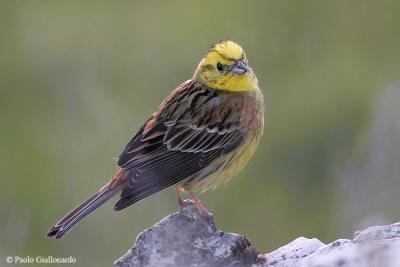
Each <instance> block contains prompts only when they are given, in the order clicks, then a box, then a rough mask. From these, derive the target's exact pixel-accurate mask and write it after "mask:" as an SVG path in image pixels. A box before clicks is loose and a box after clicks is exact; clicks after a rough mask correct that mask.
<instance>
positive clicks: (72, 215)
mask: <svg viewBox="0 0 400 267" xmlns="http://www.w3.org/2000/svg"><path fill="white" fill-rule="evenodd" d="M118 191H119V188H110V187H103V188H102V189H100V190H99V191H98V192H96V193H95V194H93V195H92V196H91V197H90V198H88V199H87V200H86V201H85V202H83V203H82V204H80V205H79V206H78V207H77V208H75V209H74V210H72V211H70V212H68V213H67V214H66V215H65V216H64V217H63V218H62V219H61V220H59V221H58V222H57V223H56V224H55V225H54V226H53V227H51V228H50V230H49V231H48V232H47V236H48V237H54V238H57V239H58V238H61V237H63V235H65V234H66V233H68V232H69V231H70V230H71V229H72V228H73V227H74V226H75V225H76V224H77V223H78V222H79V221H80V220H82V219H83V218H84V217H86V216H87V215H89V214H90V213H91V212H92V211H94V210H95V209H97V208H98V207H99V206H101V205H102V204H104V203H105V202H106V201H107V200H108V199H110V198H111V197H112V196H113V195H114V194H115V193H116V192H118Z"/></svg>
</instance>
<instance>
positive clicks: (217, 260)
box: [114, 202, 400, 267]
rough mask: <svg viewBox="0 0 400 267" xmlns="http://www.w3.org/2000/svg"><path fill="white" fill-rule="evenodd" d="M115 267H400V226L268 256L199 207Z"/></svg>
mask: <svg viewBox="0 0 400 267" xmlns="http://www.w3.org/2000/svg"><path fill="white" fill-rule="evenodd" d="M114 266H115V267H136V266H140V267H153V266H159V267H162V266H169V267H175V266H185V267H186V266H187V267H191V266H200V267H219V266H252V267H399V266H400V223H396V224H393V225H387V226H374V227H370V228H368V229H366V230H363V231H359V232H356V234H355V237H354V239H353V240H348V239H338V240H336V241H334V242H332V243H330V244H327V245H325V244H323V243H322V242H321V241H319V240H318V239H316V238H312V239H308V238H305V237H299V238H297V239H295V240H294V241H292V242H290V243H289V244H287V245H285V246H282V247H281V248H278V249H277V250H274V251H272V252H270V253H267V254H259V253H258V252H257V250H256V248H255V247H254V246H252V245H251V243H250V242H249V240H248V239H247V238H246V237H244V236H242V235H238V234H234V233H225V232H223V231H221V230H219V229H217V228H216V226H215V224H214V221H213V215H212V214H209V215H208V216H204V215H200V214H199V213H198V210H197V208H196V207H195V206H194V204H193V203H189V202H188V205H187V206H186V207H185V208H183V209H182V210H181V211H180V212H175V213H173V214H171V215H169V216H167V217H165V218H164V219H162V220H161V221H160V222H158V223H157V224H155V225H154V226H152V227H151V228H149V229H147V230H145V231H144V232H142V233H141V234H140V235H139V236H138V237H137V239H136V242H135V244H134V246H133V247H132V248H131V249H129V250H128V252H127V253H126V254H125V255H123V256H122V257H121V258H119V259H118V260H117V261H116V262H115V263H114Z"/></svg>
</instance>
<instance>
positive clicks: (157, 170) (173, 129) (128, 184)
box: [47, 40, 264, 238]
mask: <svg viewBox="0 0 400 267" xmlns="http://www.w3.org/2000/svg"><path fill="white" fill-rule="evenodd" d="M263 128H264V101H263V95H262V93H261V90H260V89H259V87H258V81H257V78H256V76H255V74H254V72H253V70H252V69H251V68H250V67H249V65H248V61H247V58H246V55H245V53H244V51H243V49H242V48H241V47H240V46H239V45H238V44H236V43H235V42H233V41H230V40H227V41H221V42H218V43H216V44H215V45H213V46H212V47H211V48H210V49H209V51H208V53H207V54H206V55H205V56H204V58H203V59H202V60H201V61H200V63H199V65H198V67H197V69H196V71H195V73H194V75H193V78H191V79H190V80H188V81H186V82H184V83H182V84H181V85H179V86H178V87H177V88H176V89H175V90H173V91H172V93H171V94H170V95H169V96H168V97H167V98H166V99H165V100H164V101H163V102H162V103H161V105H160V106H159V107H158V109H157V110H156V112H154V114H153V115H152V116H151V117H150V119H149V120H147V122H146V123H145V124H144V125H143V126H142V128H140V130H139V131H138V132H137V133H136V134H135V136H134V137H133V138H132V140H131V141H130V142H129V143H128V144H127V145H126V147H125V149H124V151H123V152H122V153H121V155H120V156H119V159H118V170H117V172H116V174H115V175H114V176H113V177H112V178H111V180H110V181H109V182H108V183H107V184H106V185H104V186H103V187H102V188H101V189H100V190H99V191H98V192H96V193H95V194H94V195H92V196H91V197H90V198H89V199H88V200H86V201H85V202H83V203H82V204H81V205H79V206H78V207H77V208H75V209H74V210H72V211H71V212H69V213H68V214H67V215H65V216H64V217H63V218H62V219H61V220H60V221H59V222H57V223H56V225H54V226H53V227H52V228H51V229H50V230H49V231H48V233H47V236H50V237H55V238H60V237H62V236H63V235H65V234H66V233H67V232H68V231H70V230H71V229H72V227H73V226H74V225H76V224H77V223H78V222H79V221H80V220H82V219H83V218H84V217H85V216H86V215H88V214H89V213H91V212H92V211H93V210H95V209H96V208H97V207H99V206H100V205H102V204H103V203H104V202H106V201H107V200H108V199H109V198H111V197H112V196H113V195H114V194H116V193H117V192H119V191H121V196H120V199H119V201H118V202H117V203H116V204H115V207H114V209H115V210H116V211H119V210H122V209H124V208H126V207H128V206H130V205H132V204H133V203H135V202H137V201H139V200H141V199H143V198H145V197H147V196H149V195H152V194H154V193H156V192H158V191H160V190H162V189H164V188H166V187H169V186H171V185H176V189H177V196H178V200H179V203H180V204H181V206H182V205H183V201H182V199H181V197H180V192H181V191H182V190H185V191H187V192H188V193H189V194H190V195H191V197H192V198H193V200H194V201H195V203H196V205H197V207H198V208H199V210H200V211H203V212H206V209H205V207H204V206H203V205H202V204H201V202H200V200H199V199H197V198H196V196H195V195H194V193H193V192H204V191H206V190H207V189H209V188H215V187H216V186H217V185H218V184H219V183H221V182H222V181H226V180H228V179H229V178H230V177H232V176H233V175H235V174H236V173H237V172H238V171H240V170H241V169H242V168H243V167H244V166H245V165H246V163H247V162H248V161H249V159H250V158H251V156H252V155H253V153H254V150H255V149H256V147H257V144H258V142H259V140H260V136H261V135H262V132H263Z"/></svg>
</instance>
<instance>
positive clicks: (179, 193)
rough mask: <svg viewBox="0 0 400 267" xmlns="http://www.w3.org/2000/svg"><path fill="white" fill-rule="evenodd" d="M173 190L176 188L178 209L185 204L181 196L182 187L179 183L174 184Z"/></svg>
mask: <svg viewBox="0 0 400 267" xmlns="http://www.w3.org/2000/svg"><path fill="white" fill-rule="evenodd" d="M175 190H176V199H177V200H178V203H179V206H180V207H181V208H180V210H182V209H183V208H184V207H185V206H186V203H185V201H184V200H183V199H182V197H181V191H182V189H181V187H180V186H179V185H177V186H175Z"/></svg>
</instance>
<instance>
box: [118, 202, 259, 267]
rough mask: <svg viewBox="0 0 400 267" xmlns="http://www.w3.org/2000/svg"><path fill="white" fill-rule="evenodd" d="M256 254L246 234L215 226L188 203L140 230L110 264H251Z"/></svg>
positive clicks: (134, 266) (119, 266) (142, 265)
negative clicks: (129, 244) (142, 230)
mask: <svg viewBox="0 0 400 267" xmlns="http://www.w3.org/2000/svg"><path fill="white" fill-rule="evenodd" d="M257 256H258V252H257V251H256V249H255V248H254V247H253V246H252V245H251V244H250V242H249V241H248V240H247V238H246V237H244V236H242V235H237V234H232V233H225V232H223V231H221V230H218V229H217V228H216V227H215V224H214V222H213V215H212V214H209V215H208V216H207V215H206V216H204V215H202V216H201V215H200V214H199V213H198V211H197V208H196V206H195V205H194V204H193V203H189V204H188V205H187V206H186V207H185V208H183V209H182V210H181V211H180V212H175V213H173V214H171V215H169V216H167V217H166V218H164V219H162V220H161V221H160V222H158V223H157V224H155V225H154V226H153V227H151V228H149V229H147V230H145V231H144V232H142V233H141V234H140V235H139V236H138V237H137V239H136V242H135V244H134V246H133V248H131V249H130V250H129V251H128V252H127V253H126V254H125V255H124V256H122V257H121V258H120V259H118V260H117V261H116V262H115V263H114V266H116V267H117V266H118V267H123V266H124V267H128V266H129V267H137V266H140V267H144V266H146V267H147V266H148V267H150V266H157V267H161V266H170V267H175V266H188V267H190V266H207V267H208V266H210V267H211V266H215V267H217V266H251V265H252V264H255V263H256V262H257Z"/></svg>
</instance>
